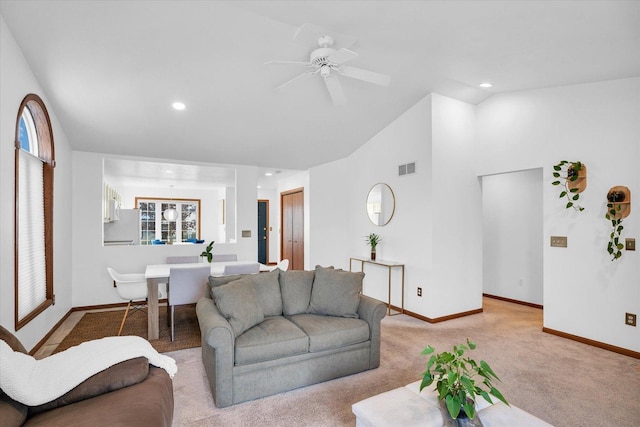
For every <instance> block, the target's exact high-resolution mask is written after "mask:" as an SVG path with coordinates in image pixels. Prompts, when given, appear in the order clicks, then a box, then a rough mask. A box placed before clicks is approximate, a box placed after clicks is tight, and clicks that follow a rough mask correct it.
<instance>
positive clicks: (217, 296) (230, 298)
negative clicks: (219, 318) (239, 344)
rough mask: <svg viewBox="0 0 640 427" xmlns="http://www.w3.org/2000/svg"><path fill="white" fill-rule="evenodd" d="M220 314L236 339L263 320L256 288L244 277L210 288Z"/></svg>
mask: <svg viewBox="0 0 640 427" xmlns="http://www.w3.org/2000/svg"><path fill="white" fill-rule="evenodd" d="M211 293H212V294H213V299H214V301H215V303H216V306H217V307H218V310H220V313H221V314H222V315H223V316H224V317H225V318H226V319H227V320H228V321H229V324H231V328H232V329H233V332H234V333H235V334H236V337H238V336H240V335H241V334H242V333H243V332H244V331H246V330H247V329H249V328H251V327H253V326H255V325H257V324H258V323H260V322H262V321H263V320H264V312H263V311H262V307H261V306H260V303H259V302H258V297H257V295H256V288H255V286H254V285H253V283H251V281H250V280H249V279H247V278H246V277H245V278H243V279H238V280H235V281H233V282H230V283H227V284H226V285H222V286H218V287H213V288H211Z"/></svg>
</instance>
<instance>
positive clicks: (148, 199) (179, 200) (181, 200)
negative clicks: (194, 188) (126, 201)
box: [134, 196, 202, 246]
mask: <svg viewBox="0 0 640 427" xmlns="http://www.w3.org/2000/svg"><path fill="white" fill-rule="evenodd" d="M140 202H147V203H149V202H152V203H156V202H160V203H169V204H171V203H172V202H173V203H189V202H196V203H197V204H198V219H197V221H198V230H197V232H196V238H197V239H199V238H200V236H201V233H200V230H201V217H202V200H201V199H184V198H175V197H169V198H165V197H140V196H138V197H135V199H134V206H135V208H136V209H139V208H140ZM161 214H162V212H161ZM159 231H160V234H162V230H159ZM176 231H177V230H176ZM140 232H141V233H142V230H141V231H140ZM156 237H157V236H156ZM140 238H141V240H140V244H141V245H142V236H140ZM181 240H182V239H181ZM145 246H147V245H145ZM148 246H151V245H148Z"/></svg>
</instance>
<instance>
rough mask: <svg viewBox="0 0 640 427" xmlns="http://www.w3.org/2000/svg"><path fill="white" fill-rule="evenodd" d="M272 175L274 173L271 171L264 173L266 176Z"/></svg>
mask: <svg viewBox="0 0 640 427" xmlns="http://www.w3.org/2000/svg"><path fill="white" fill-rule="evenodd" d="M271 175H273V173H271V172H265V174H264V176H271Z"/></svg>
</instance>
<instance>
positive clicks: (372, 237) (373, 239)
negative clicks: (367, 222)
mask: <svg viewBox="0 0 640 427" xmlns="http://www.w3.org/2000/svg"><path fill="white" fill-rule="evenodd" d="M365 240H366V242H367V244H368V245H369V246H371V261H375V260H376V246H378V243H380V242H381V241H382V239H381V238H380V236H378V235H377V234H376V233H371V234H369V235H368V236H366V237H365Z"/></svg>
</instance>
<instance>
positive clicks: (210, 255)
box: [200, 240, 215, 262]
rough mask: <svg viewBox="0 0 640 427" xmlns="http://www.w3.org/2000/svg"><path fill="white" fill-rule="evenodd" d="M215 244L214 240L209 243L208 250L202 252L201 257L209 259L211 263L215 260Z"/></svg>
mask: <svg viewBox="0 0 640 427" xmlns="http://www.w3.org/2000/svg"><path fill="white" fill-rule="evenodd" d="M214 243H215V241H214V240H212V241H211V243H209V244H208V245H207V247H206V249H205V250H204V251H202V253H201V254H200V256H201V257H203V258H207V261H209V262H211V260H212V259H213V253H212V250H213V244H214Z"/></svg>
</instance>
